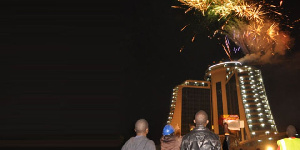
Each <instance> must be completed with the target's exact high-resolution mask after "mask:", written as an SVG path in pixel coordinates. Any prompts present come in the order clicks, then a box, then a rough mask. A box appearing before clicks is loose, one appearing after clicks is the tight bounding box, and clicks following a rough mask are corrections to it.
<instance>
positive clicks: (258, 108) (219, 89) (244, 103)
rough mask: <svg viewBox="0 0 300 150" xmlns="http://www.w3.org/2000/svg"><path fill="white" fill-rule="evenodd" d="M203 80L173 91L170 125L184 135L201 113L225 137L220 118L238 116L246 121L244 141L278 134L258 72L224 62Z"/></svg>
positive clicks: (208, 71) (213, 67)
mask: <svg viewBox="0 0 300 150" xmlns="http://www.w3.org/2000/svg"><path fill="white" fill-rule="evenodd" d="M204 80H205V81H193V80H187V81H185V82H184V83H183V84H182V85H179V86H177V87H175V88H174V89H173V99H172V103H171V109H170V110H171V111H170V116H169V118H168V121H167V123H170V124H171V125H173V126H177V125H178V127H179V128H180V129H181V134H182V135H184V134H185V133H186V130H187V127H186V126H187V125H186V124H188V122H189V121H192V120H193V119H194V115H195V113H196V112H197V111H198V110H200V109H202V110H205V111H206V112H207V113H208V115H209V119H210V122H211V124H210V125H208V127H209V128H210V129H212V130H213V131H214V132H215V133H216V134H219V135H222V134H223V129H222V126H220V125H219V122H218V121H219V117H220V116H221V115H228V114H229V115H238V116H239V118H240V120H243V121H244V127H245V128H244V129H242V130H241V131H240V132H239V133H238V134H239V137H240V138H239V139H240V140H241V141H244V140H251V139H255V138H258V137H262V136H265V135H266V136H268V137H270V136H271V135H273V134H277V128H276V124H275V122H274V119H273V116H272V113H271V109H270V106H269V103H268V99H267V95H266V91H265V87H264V84H263V79H262V74H261V71H260V70H259V69H257V68H255V67H253V66H245V65H242V64H241V63H240V62H235V61H233V62H223V63H219V64H216V65H213V66H210V67H209V68H208V69H207V71H206V73H205V76H204ZM196 83H197V85H196ZM199 83H200V84H199ZM201 83H202V84H201ZM185 88H191V89H194V88H200V89H201V90H206V91H207V92H203V93H201V92H200V91H201V90H199V91H198V90H194V91H193V90H191V89H186V90H183V89H185ZM197 92H199V93H198V96H195V97H192V96H190V95H197V94H196V93H197ZM202 94H204V95H202ZM207 94H209V95H207ZM201 95H202V96H201ZM198 101H202V102H198ZM187 105H192V106H187ZM190 107H193V109H191V108H190ZM185 109H189V110H185ZM188 111H189V112H188ZM189 113H192V114H189ZM187 114H189V115H192V116H189V115H188V116H187Z"/></svg>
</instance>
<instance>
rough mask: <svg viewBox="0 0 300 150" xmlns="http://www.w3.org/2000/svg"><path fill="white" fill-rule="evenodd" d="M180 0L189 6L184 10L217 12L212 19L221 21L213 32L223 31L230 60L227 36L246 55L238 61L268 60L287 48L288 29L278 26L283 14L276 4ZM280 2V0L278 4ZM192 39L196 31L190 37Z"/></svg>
mask: <svg viewBox="0 0 300 150" xmlns="http://www.w3.org/2000/svg"><path fill="white" fill-rule="evenodd" d="M179 1H180V2H181V3H182V4H183V5H185V6H188V9H187V10H186V11H185V13H188V12H189V11H191V10H192V9H195V10H196V11H198V12H201V14H202V15H203V16H217V17H216V18H217V19H216V20H215V21H219V22H220V21H222V22H224V24H222V26H221V27H220V28H219V29H217V30H215V31H214V34H213V36H216V35H217V34H220V35H225V45H222V46H223V48H224V51H225V52H226V54H227V55H228V58H229V59H230V60H231V57H230V48H229V45H230V43H229V40H228V39H230V41H232V42H234V44H235V45H237V46H239V48H234V49H236V50H237V49H238V50H240V49H241V51H242V52H243V54H244V55H245V57H243V58H241V59H240V60H239V61H241V62H256V63H261V64H263V63H271V61H272V59H273V58H274V57H275V56H278V55H284V54H285V53H286V51H287V50H288V49H290V46H291V41H292V39H291V38H290V36H289V34H288V33H287V32H284V31H282V30H281V29H280V24H279V23H278V22H279V21H278V20H279V19H280V18H283V15H282V14H281V13H279V12H278V11H277V10H276V8H277V6H275V5H270V4H266V3H264V2H258V3H255V2H252V1H247V2H246V1H244V0H179ZM281 5H282V1H280V4H279V7H280V6H281ZM274 16H277V18H274ZM278 18H279V19H278ZM187 26H188V25H186V26H185V27H184V28H183V29H182V30H184V29H185V28H187ZM290 28H292V27H291V26H290ZM182 30H181V31H182ZM194 39H195V35H194V36H193V38H192V41H194ZM235 52H236V51H235Z"/></svg>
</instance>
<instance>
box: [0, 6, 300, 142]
mask: <svg viewBox="0 0 300 150" xmlns="http://www.w3.org/2000/svg"><path fill="white" fill-rule="evenodd" d="M295 3H296V2H294V1H293V2H289V1H284V5H283V6H284V7H286V8H288V9H286V10H288V11H287V12H289V13H290V14H291V16H290V17H291V18H292V19H294V20H295V19H298V18H299V13H298V12H299V11H298V10H297V11H296V9H297V8H296V6H297V5H296V4H295ZM177 4H179V3H178V2H177V1H172V0H165V1H162V0H152V1H150V0H142V1H137V0H136V1H128V2H125V1H123V2H121V3H117V2H114V3H104V2H102V1H101V2H100V1H78V0H77V1H57V0H51V1H50V0H49V1H48V0H43V1H37V0H31V1H30V0H25V1H24V0H23V1H18V0H7V1H1V2H0V7H1V9H0V18H1V19H0V21H1V22H0V58H1V59H0V65H1V67H2V71H1V79H0V82H1V83H0V88H1V95H0V107H1V108H0V111H1V113H0V120H1V124H0V138H1V139H9V138H14V139H18V138H24V137H26V138H36V137H44V138H49V137H51V136H52V135H54V136H55V137H70V136H72V135H73V136H74V135H76V136H79V137H80V136H82V137H83V136H94V135H96V136H97V135H99V134H102V135H103V134H110V136H109V137H111V138H114V136H123V137H125V139H127V138H129V137H130V136H133V135H134V132H133V126H134V123H135V121H136V120H137V119H139V118H145V119H147V120H148V121H149V124H150V133H149V138H151V139H153V140H154V141H155V142H156V144H159V143H158V139H159V137H160V135H161V131H162V128H163V126H164V125H165V124H164V123H165V122H166V118H167V114H168V112H169V103H170V97H171V92H172V88H173V87H174V86H176V85H178V84H180V83H182V82H183V81H184V80H187V79H195V80H202V79H203V76H204V72H205V70H206V69H207V67H208V65H211V64H212V62H213V61H216V62H218V61H220V60H222V59H225V60H226V59H227V56H226V55H225V53H224V51H223V48H222V47H221V46H220V45H219V44H218V42H217V41H216V40H215V39H213V40H210V39H208V38H207V34H208V33H207V31H205V30H203V31H201V32H200V33H199V35H198V36H197V38H196V40H195V42H194V43H191V42H190V39H191V37H192V35H193V34H192V32H191V31H190V32H180V29H181V28H182V27H183V26H184V25H186V24H187V22H189V20H190V19H192V17H191V16H188V15H185V14H184V10H180V9H173V8H171V6H172V5H177ZM298 33H299V26H298V24H297V26H296V28H294V29H293V30H292V36H293V37H294V38H295V43H296V44H295V46H294V47H293V48H292V49H291V50H290V52H289V53H288V54H287V55H286V56H285V58H284V61H283V62H282V63H279V64H268V65H261V66H259V67H260V68H261V69H262V73H263V79H264V82H265V87H266V90H267V96H268V99H269V102H270V105H271V109H272V112H273V115H274V117H275V122H276V123H277V126H278V129H279V131H284V129H285V127H286V126H287V125H288V124H294V125H296V127H297V128H300V119H298V118H299V117H296V116H297V114H300V109H299V107H300V103H299V101H300V99H299V97H300V92H298V90H300V87H299V85H300V80H299V79H298V78H299V77H300V65H299V64H300V62H299V60H300V53H299V46H298V43H297V42H298V39H299V37H298ZM183 45H185V46H186V48H185V50H184V51H183V52H182V53H179V49H180V47H181V46H183ZM111 135H113V136H111Z"/></svg>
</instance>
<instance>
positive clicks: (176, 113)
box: [170, 85, 182, 135]
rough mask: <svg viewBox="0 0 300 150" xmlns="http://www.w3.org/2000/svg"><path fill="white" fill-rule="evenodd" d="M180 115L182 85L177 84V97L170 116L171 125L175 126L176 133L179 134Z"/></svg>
mask: <svg viewBox="0 0 300 150" xmlns="http://www.w3.org/2000/svg"><path fill="white" fill-rule="evenodd" d="M181 115H182V86H181V85H179V86H178V92H177V98H176V103H175V109H174V115H173V116H174V117H173V118H172V121H171V123H170V124H171V125H172V126H173V127H174V128H175V130H176V131H175V132H176V134H179V135H181Z"/></svg>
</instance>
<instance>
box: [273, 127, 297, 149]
mask: <svg viewBox="0 0 300 150" xmlns="http://www.w3.org/2000/svg"><path fill="white" fill-rule="evenodd" d="M296 133H297V131H296V128H295V127H294V126H293V125H289V126H288V127H287V129H286V134H287V136H288V138H283V139H281V140H278V141H277V145H278V147H277V150H299V149H300V139H299V138H296Z"/></svg>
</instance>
